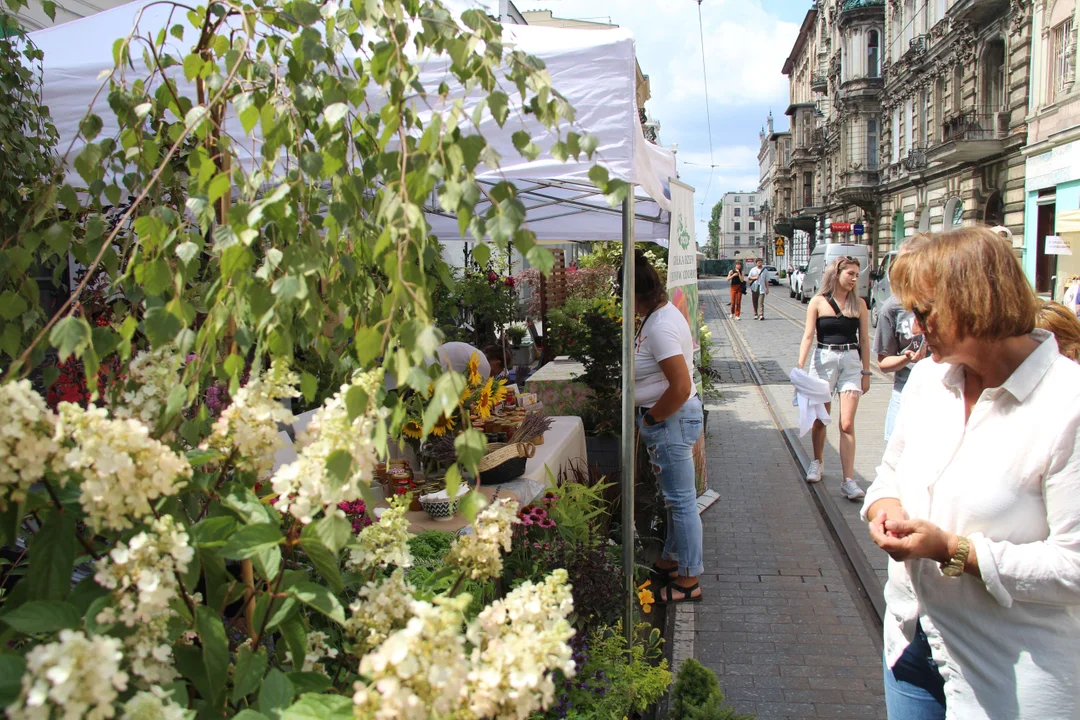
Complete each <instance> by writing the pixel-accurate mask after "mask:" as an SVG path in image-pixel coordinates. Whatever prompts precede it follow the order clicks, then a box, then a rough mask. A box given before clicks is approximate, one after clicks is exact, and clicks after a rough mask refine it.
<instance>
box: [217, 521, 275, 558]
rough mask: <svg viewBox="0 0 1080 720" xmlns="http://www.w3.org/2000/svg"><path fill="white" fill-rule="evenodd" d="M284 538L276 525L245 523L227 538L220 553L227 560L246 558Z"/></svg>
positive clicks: (273, 546) (271, 546) (272, 546)
mask: <svg viewBox="0 0 1080 720" xmlns="http://www.w3.org/2000/svg"><path fill="white" fill-rule="evenodd" d="M284 539H285V538H284V537H282V535H281V530H280V529H279V528H278V527H277V526H276V525H272V524H270V523H258V524H256V525H247V526H245V527H243V528H241V529H240V530H239V531H238V532H237V533H236V534H235V535H233V536H232V537H231V538H229V541H228V542H227V543H225V547H224V548H223V549H222V551H221V555H222V557H224V558H226V559H228V560H246V559H248V558H251V557H254V556H255V555H257V554H258V553H260V552H262V551H264V550H268V549H270V548H276V547H277V546H278V545H280V544H281V542H282V541H283V540H284Z"/></svg>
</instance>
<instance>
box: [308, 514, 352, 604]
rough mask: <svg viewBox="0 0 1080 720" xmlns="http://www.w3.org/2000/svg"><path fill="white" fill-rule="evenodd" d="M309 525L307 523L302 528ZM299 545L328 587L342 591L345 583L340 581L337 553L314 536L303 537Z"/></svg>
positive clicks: (337, 591)
mask: <svg viewBox="0 0 1080 720" xmlns="http://www.w3.org/2000/svg"><path fill="white" fill-rule="evenodd" d="M309 527H311V525H308V526H307V527H305V528H304V530H307V528H309ZM300 547H302V548H303V549H304V552H305V553H307V556H308V557H309V558H310V559H311V562H312V564H313V565H315V569H316V570H318V571H319V574H320V575H322V577H323V580H325V581H326V584H327V585H329V586H330V589H331V590H333V591H334V592H336V593H340V592H344V591H345V585H344V583H342V582H341V568H340V560H339V559H338V556H337V553H334V552H331V551H330V548H328V547H326V546H325V545H323V544H322V543H321V542H319V541H318V540H317V539H315V538H303V537H301V539H300Z"/></svg>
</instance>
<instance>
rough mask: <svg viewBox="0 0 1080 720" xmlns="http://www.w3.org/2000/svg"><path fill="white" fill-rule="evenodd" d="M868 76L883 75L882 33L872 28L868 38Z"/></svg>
mask: <svg viewBox="0 0 1080 720" xmlns="http://www.w3.org/2000/svg"><path fill="white" fill-rule="evenodd" d="M866 76H867V77H872V78H876V77H881V33H879V32H878V31H877V30H871V31H870V34H869V35H868V36H867V39H866Z"/></svg>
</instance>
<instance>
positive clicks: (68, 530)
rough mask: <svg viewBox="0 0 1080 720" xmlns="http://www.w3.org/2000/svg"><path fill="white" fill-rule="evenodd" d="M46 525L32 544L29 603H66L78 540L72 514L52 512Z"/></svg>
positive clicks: (27, 577)
mask: <svg viewBox="0 0 1080 720" xmlns="http://www.w3.org/2000/svg"><path fill="white" fill-rule="evenodd" d="M43 520H44V523H43V526H42V528H41V530H39V531H38V533H37V535H35V536H34V537H33V539H32V540H31V541H30V566H29V568H28V569H27V571H26V582H27V584H28V586H29V592H28V594H27V597H28V598H29V599H30V600H65V599H67V596H68V593H69V592H70V590H71V572H72V570H73V569H74V567H75V552H76V549H77V547H78V540H77V539H76V535H75V518H74V517H73V516H72V514H71V513H66V512H65V513H62V512H57V511H55V510H50V511H48V512H47V513H44V514H43Z"/></svg>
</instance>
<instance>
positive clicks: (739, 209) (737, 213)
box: [735, 198, 742, 217]
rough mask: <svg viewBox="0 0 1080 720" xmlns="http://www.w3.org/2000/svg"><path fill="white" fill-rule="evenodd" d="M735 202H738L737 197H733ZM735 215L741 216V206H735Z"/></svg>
mask: <svg viewBox="0 0 1080 720" xmlns="http://www.w3.org/2000/svg"><path fill="white" fill-rule="evenodd" d="M735 202H739V199H738V198H735ZM735 217H742V208H735Z"/></svg>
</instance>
